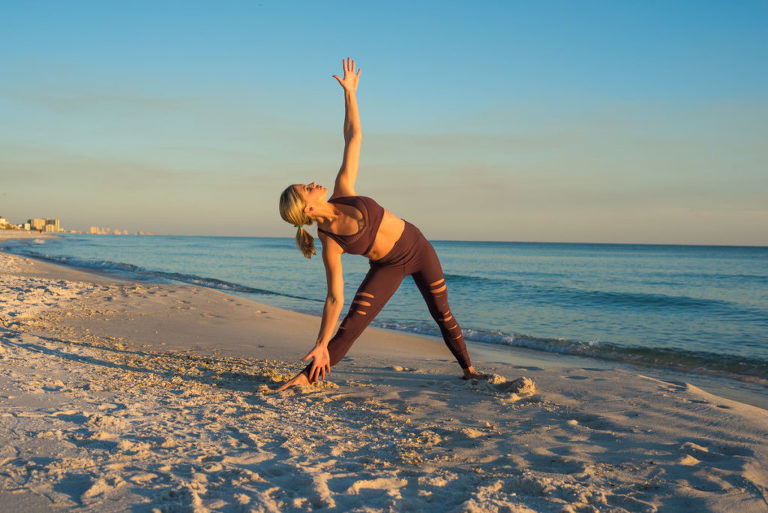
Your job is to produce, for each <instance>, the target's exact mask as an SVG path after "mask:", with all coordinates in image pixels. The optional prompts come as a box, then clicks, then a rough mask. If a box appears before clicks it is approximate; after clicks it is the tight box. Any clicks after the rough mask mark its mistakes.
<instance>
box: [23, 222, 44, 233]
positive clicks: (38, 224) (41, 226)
mask: <svg viewBox="0 0 768 513" xmlns="http://www.w3.org/2000/svg"><path fill="white" fill-rule="evenodd" d="M27 222H28V223H29V226H31V227H32V229H33V230H37V231H39V232H41V231H43V230H45V219H28V220H27Z"/></svg>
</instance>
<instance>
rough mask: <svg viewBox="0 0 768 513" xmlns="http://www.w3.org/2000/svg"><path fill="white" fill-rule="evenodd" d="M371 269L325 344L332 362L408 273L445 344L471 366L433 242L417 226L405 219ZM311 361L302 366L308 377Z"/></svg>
mask: <svg viewBox="0 0 768 513" xmlns="http://www.w3.org/2000/svg"><path fill="white" fill-rule="evenodd" d="M370 264H371V268H370V270H369V271H368V274H367V275H366V276H365V279H364V280H363V283H361V284H360V287H359V288H358V289H357V293H356V294H355V299H354V300H353V301H352V305H351V306H350V307H349V312H348V313H347V316H346V317H345V318H344V320H343V321H342V322H341V325H340V326H339V329H338V331H337V332H336V335H334V337H333V338H332V339H331V341H330V342H329V343H328V353H329V355H330V357H331V365H332V366H333V365H336V364H337V363H339V361H340V360H341V359H342V358H344V355H345V354H347V351H349V348H350V347H352V344H353V343H354V342H355V340H357V337H359V336H360V334H361V333H362V332H363V330H364V329H365V328H366V327H367V326H368V325H369V324H370V323H371V321H372V320H373V319H374V317H376V315H377V314H378V313H379V312H380V311H381V309H382V308H384V305H385V304H386V303H387V301H389V298H391V297H392V294H394V293H395V291H396V290H397V288H398V287H399V286H400V282H402V281H403V278H405V277H406V276H407V275H409V274H410V275H411V276H412V277H413V281H415V282H416V286H418V287H419V290H420V291H421V295H422V296H423V297H424V301H426V303H427V307H428V308H429V313H430V314H432V318H433V319H435V322H437V324H438V326H440V332H441V333H442V335H443V340H445V344H446V345H447V346H448V349H450V351H451V353H453V356H455V357H456V360H458V362H459V365H461V367H462V368H463V369H466V368H467V367H469V366H470V362H469V356H468V355H467V348H466V346H465V345H464V336H463V335H462V333H461V327H460V326H459V323H458V322H457V321H456V319H454V317H453V314H451V309H450V307H449V306H448V291H447V288H446V285H445V277H444V276H443V269H442V268H441V267H440V261H439V260H438V259H437V254H436V253H435V250H434V248H433V247H432V244H430V243H429V241H428V240H427V239H425V238H424V235H422V234H421V232H420V231H419V229H418V228H416V227H415V226H413V225H412V224H411V223H409V222H407V221H406V222H405V230H403V234H402V235H401V236H400V238H399V239H398V240H397V242H396V243H395V246H394V247H393V248H392V250H391V251H390V252H389V253H387V254H386V256H384V257H383V258H381V259H379V260H375V261H374V260H371V261H370ZM311 367H312V364H311V363H310V365H308V366H307V368H306V369H304V373H305V374H306V375H307V376H309V370H310V369H311Z"/></svg>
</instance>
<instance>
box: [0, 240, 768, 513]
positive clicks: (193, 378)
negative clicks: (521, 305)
mask: <svg viewBox="0 0 768 513" xmlns="http://www.w3.org/2000/svg"><path fill="white" fill-rule="evenodd" d="M318 323H319V319H318V318H315V317H312V316H308V315H303V314H299V313H294V312H289V311H284V310H280V309H277V308H274V307H271V306H267V305H262V304H258V303H254V302H251V301H248V300H245V299H241V298H239V297H235V296H230V295H226V294H223V293H220V292H217V291H213V290H210V289H205V288H197V287H192V286H181V285H156V284H147V283H136V282H127V281H120V280H115V279H110V278H108V277H103V276H96V275H93V274H85V273H81V272H79V271H76V270H71V269H65V268H61V267H57V266H53V265H50V264H47V263H42V262H38V261H33V260H30V259H27V258H21V257H17V256H13V255H8V254H3V253H0V416H1V417H2V422H0V441H1V443H0V510H2V511H25V512H48V511H93V512H112V511H131V512H177V511H178V512H186V511H193V512H205V511H225V512H230V511H231V512H290V511H296V512H299V511H301V512H309V511H329V512H390V511H393V512H394V511H413V512H423V511H434V512H438V511H439V512H571V513H574V512H598V511H599V512H608V511H611V512H653V511H660V512H669V511H680V512H709V511H712V512H766V511H768V411H766V410H764V409H761V408H758V407H755V406H750V405H747V404H744V403H741V402H737V401H733V400H730V399H725V398H723V397H720V396H718V395H713V394H711V393H708V392H706V391H704V390H703V389H702V388H699V387H697V386H694V385H692V384H690V383H687V382H685V381H681V380H678V379H668V380H667V379H660V378H659V376H658V375H656V376H655V377H654V376H651V375H649V374H648V373H643V372H641V371H636V370H632V369H630V368H620V367H611V366H608V365H598V364H594V362H592V364H590V361H589V360H586V359H584V360H579V359H562V358H561V359H557V358H550V359H549V360H548V359H546V358H543V357H542V358H539V359H538V360H537V358H536V356H535V355H531V354H527V353H525V352H522V351H519V352H517V353H516V352H514V351H513V350H512V349H509V348H505V349H506V354H508V355H511V356H508V357H506V358H496V357H494V354H495V353H493V352H492V351H486V350H483V349H481V348H479V347H477V346H474V345H471V346H470V348H469V349H470V353H471V355H472V356H473V358H474V361H475V364H476V366H477V367H479V368H480V369H482V370H484V371H486V372H490V373H492V374H493V376H492V379H491V380H490V381H488V382H473V381H463V380H461V379H459V378H458V376H459V369H458V367H457V366H456V364H455V362H453V361H452V358H451V356H450V354H449V353H448V351H447V350H446V348H445V347H444V346H443V344H442V342H439V341H437V340H433V339H430V338H421V337H415V336H410V335H405V334H400V333H395V332H391V331H384V330H379V329H369V330H367V331H366V332H365V334H364V335H363V337H362V338H361V339H360V340H359V341H358V342H357V343H356V344H355V346H354V347H353V349H352V351H351V352H350V354H349V356H348V358H347V359H346V360H344V361H343V362H342V363H341V364H340V365H339V366H337V367H335V368H334V369H333V370H332V373H331V375H330V379H329V381H327V382H325V383H322V384H319V385H316V386H312V387H306V388H302V389H294V390H291V391H288V392H287V393H283V394H278V393H275V392H274V391H273V390H274V387H275V385H276V384H278V383H280V382H282V381H283V380H285V379H286V378H287V377H289V376H291V375H292V374H294V373H295V372H296V371H298V370H299V369H300V368H301V362H299V358H300V357H301V356H303V355H304V354H305V353H306V351H307V350H308V349H309V347H310V346H311V343H312V341H313V340H314V336H315V335H316V330H317V326H318ZM534 383H535V384H534Z"/></svg>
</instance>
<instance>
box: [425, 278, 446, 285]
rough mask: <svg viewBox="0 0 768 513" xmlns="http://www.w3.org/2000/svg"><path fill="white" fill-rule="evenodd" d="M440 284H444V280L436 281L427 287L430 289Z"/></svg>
mask: <svg viewBox="0 0 768 513" xmlns="http://www.w3.org/2000/svg"><path fill="white" fill-rule="evenodd" d="M442 283H445V278H443V279H440V280H437V281H436V282H433V283H430V284H429V286H430V287H437V286H438V285H440V284H442Z"/></svg>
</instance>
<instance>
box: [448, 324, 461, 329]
mask: <svg viewBox="0 0 768 513" xmlns="http://www.w3.org/2000/svg"><path fill="white" fill-rule="evenodd" d="M458 327H459V324H458V323H456V324H454V325H453V326H451V327H450V328H448V329H449V330H455V329H456V328H458Z"/></svg>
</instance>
